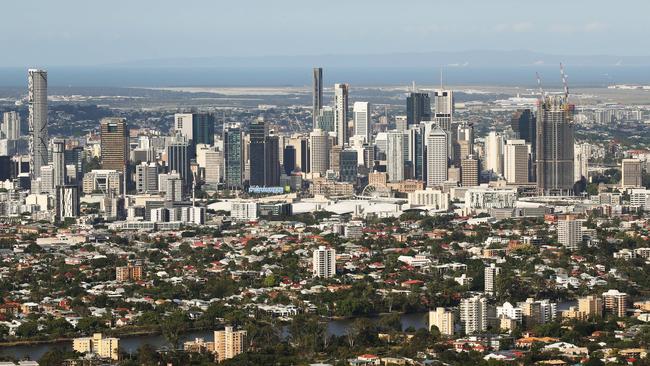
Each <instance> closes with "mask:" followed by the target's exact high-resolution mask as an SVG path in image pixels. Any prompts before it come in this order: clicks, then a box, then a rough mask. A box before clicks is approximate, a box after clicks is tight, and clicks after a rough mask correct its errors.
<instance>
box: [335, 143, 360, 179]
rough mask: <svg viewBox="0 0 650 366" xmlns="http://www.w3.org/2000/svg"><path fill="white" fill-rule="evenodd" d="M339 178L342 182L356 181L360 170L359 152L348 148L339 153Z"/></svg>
mask: <svg viewBox="0 0 650 366" xmlns="http://www.w3.org/2000/svg"><path fill="white" fill-rule="evenodd" d="M339 156H340V158H339V179H340V180H341V182H348V183H356V182H357V174H358V172H359V153H358V152H357V150H354V149H351V148H347V149H344V150H343V151H341V154H340V155H339Z"/></svg>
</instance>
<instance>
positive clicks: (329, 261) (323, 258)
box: [312, 246, 336, 278]
mask: <svg viewBox="0 0 650 366" xmlns="http://www.w3.org/2000/svg"><path fill="white" fill-rule="evenodd" d="M312 265H313V269H312V270H313V273H314V277H322V278H331V277H334V276H336V251H335V250H334V249H332V248H326V247H324V246H319V247H318V249H315V250H314V254H313V262H312Z"/></svg>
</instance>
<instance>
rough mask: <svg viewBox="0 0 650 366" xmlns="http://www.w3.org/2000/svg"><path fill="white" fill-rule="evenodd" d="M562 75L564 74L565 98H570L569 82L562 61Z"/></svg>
mask: <svg viewBox="0 0 650 366" xmlns="http://www.w3.org/2000/svg"><path fill="white" fill-rule="evenodd" d="M560 76H562V85H563V86H564V98H566V99H567V100H568V99H569V84H568V83H567V81H566V78H567V76H566V74H565V73H564V65H562V63H561V62H560Z"/></svg>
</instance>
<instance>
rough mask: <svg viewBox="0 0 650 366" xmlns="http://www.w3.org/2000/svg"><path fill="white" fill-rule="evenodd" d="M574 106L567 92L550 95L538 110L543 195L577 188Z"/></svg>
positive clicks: (540, 171) (538, 170)
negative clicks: (564, 94)
mask: <svg viewBox="0 0 650 366" xmlns="http://www.w3.org/2000/svg"><path fill="white" fill-rule="evenodd" d="M573 109H574V106H573V105H571V104H569V102H568V100H567V97H566V96H546V97H544V98H543V99H542V100H540V101H539V102H538V112H537V126H536V127H537V154H536V156H537V189H538V191H539V193H540V194H543V195H555V194H569V193H571V192H572V190H573V183H574V180H573V178H574V175H573V168H574V166H573V163H574V162H573V153H574V151H573V143H574V136H573V135H574V125H573Z"/></svg>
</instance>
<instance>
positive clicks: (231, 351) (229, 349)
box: [214, 327, 246, 362]
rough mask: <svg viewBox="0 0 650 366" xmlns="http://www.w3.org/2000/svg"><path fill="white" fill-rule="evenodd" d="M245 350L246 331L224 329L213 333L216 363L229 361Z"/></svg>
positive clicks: (230, 328) (231, 328)
mask: <svg viewBox="0 0 650 366" xmlns="http://www.w3.org/2000/svg"><path fill="white" fill-rule="evenodd" d="M245 350H246V331H245V330H234V329H233V327H226V328H225V329H224V330H217V331H215V332H214V352H215V353H216V354H217V357H216V359H217V361H218V362H223V361H224V360H228V359H231V358H233V357H235V356H237V355H238V354H241V353H243V352H244V351H245Z"/></svg>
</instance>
